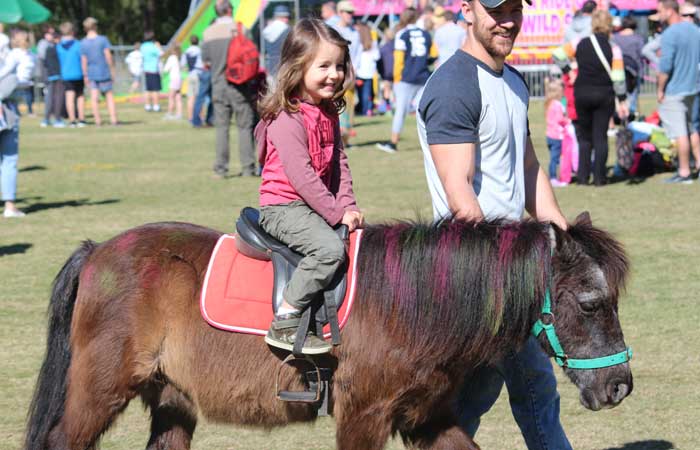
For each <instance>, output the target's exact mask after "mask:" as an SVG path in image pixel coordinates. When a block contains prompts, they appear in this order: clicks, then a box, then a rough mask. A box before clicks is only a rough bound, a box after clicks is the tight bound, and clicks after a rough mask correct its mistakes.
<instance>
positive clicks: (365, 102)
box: [360, 79, 374, 116]
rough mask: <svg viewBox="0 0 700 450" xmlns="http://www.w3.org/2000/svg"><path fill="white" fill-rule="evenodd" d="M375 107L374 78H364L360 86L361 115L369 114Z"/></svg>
mask: <svg viewBox="0 0 700 450" xmlns="http://www.w3.org/2000/svg"><path fill="white" fill-rule="evenodd" d="M373 109H374V105H373V104H372V79H369V80H365V79H362V86H361V87H360V115H362V116H364V115H367V113H368V112H370V113H371V111H372V110H373Z"/></svg>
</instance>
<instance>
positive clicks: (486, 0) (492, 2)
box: [479, 0, 532, 8]
mask: <svg viewBox="0 0 700 450" xmlns="http://www.w3.org/2000/svg"><path fill="white" fill-rule="evenodd" d="M525 1H526V2H527V4H528V5H532V0H525ZM479 2H480V3H481V4H482V5H484V6H485V7H487V8H496V7H498V6H501V4H503V3H505V2H506V0H479Z"/></svg>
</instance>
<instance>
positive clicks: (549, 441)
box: [499, 337, 571, 450]
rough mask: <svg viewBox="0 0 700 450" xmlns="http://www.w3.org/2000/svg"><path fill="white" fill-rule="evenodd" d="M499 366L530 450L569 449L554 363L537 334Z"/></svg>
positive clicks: (516, 419)
mask: <svg viewBox="0 0 700 450" xmlns="http://www.w3.org/2000/svg"><path fill="white" fill-rule="evenodd" d="M499 369H500V371H501V373H502V375H503V379H504V380H505V383H506V387H507V388H508V397H509V400H510V408H511V411H512V413H513V417H514V418H515V421H516V422H517V423H518V426H519V427H520V431H521V432H522V434H523V438H524V439H525V443H526V444H527V448H528V449H529V450H534V449H541V450H548V449H549V450H551V449H557V450H567V449H571V444H570V443H569V440H568V439H567V437H566V433H564V428H563V427H562V425H561V422H560V420H559V393H558V392H557V380H556V378H555V377H554V371H553V370H552V363H551V361H550V360H549V358H548V357H547V355H546V354H545V353H544V352H543V351H542V349H541V347H540V345H539V343H538V342H537V340H536V339H535V338H534V337H530V338H529V339H528V340H527V342H526V343H525V346H524V347H523V348H522V350H520V352H518V353H516V354H515V355H512V356H509V357H506V358H505V359H504V360H503V361H502V362H501V363H500V364H499Z"/></svg>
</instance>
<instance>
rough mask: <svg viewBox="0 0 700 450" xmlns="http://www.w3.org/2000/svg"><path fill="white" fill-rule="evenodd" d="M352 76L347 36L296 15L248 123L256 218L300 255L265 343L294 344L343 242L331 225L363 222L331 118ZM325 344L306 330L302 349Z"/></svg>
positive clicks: (316, 349)
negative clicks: (258, 175)
mask: <svg viewBox="0 0 700 450" xmlns="http://www.w3.org/2000/svg"><path fill="white" fill-rule="evenodd" d="M352 83H353V71H352V64H351V62H350V56H349V50H348V43H347V41H345V40H344V39H343V38H342V37H341V36H340V34H339V33H338V32H337V31H336V30H334V29H333V28H331V27H329V26H328V25H326V24H324V23H323V22H322V21H320V20H318V19H303V20H300V21H299V22H298V23H297V24H296V26H295V27H294V29H293V30H292V31H291V32H290V33H289V35H288V36H287V39H286V40H285V42H284V45H283V48H282V59H281V61H280V66H279V70H278V72H277V81H276V83H275V87H274V89H273V90H272V91H271V92H270V93H268V95H267V96H266V97H265V98H264V99H263V100H262V102H261V107H260V109H261V111H260V112H261V116H262V121H261V122H260V123H259V124H258V126H257V127H256V129H255V137H256V139H257V142H258V150H259V153H260V160H261V162H262V161H264V166H263V171H262V184H261V186H260V206H261V208H260V225H261V226H262V227H263V229H265V231H267V232H268V233H269V234H270V235H272V236H273V237H275V238H276V239H278V240H280V241H282V242H284V243H285V244H287V245H288V246H289V247H290V248H291V249H292V250H294V251H296V252H299V253H301V254H302V255H304V258H303V259H302V260H301V261H300V262H299V265H298V266H297V269H296V270H295V271H294V275H292V278H291V279H290V280H289V283H288V284H287V286H285V288H284V291H283V294H282V295H283V297H284V301H283V303H282V305H281V306H280V307H279V308H278V310H277V315H276V316H275V318H274V320H273V322H272V325H271V327H270V330H269V332H268V334H267V336H266V337H265V342H267V343H268V344H269V345H270V346H272V347H277V348H281V349H285V350H290V351H291V350H292V349H293V347H294V341H295V337H296V333H297V329H298V327H299V322H300V318H301V314H302V312H303V311H304V310H305V309H306V308H307V307H309V305H310V303H311V302H312V300H314V298H315V297H316V296H317V295H318V294H319V293H320V292H321V291H323V289H324V288H325V287H326V286H327V285H328V284H329V283H330V282H331V280H332V279H333V276H334V275H335V273H336V271H337V269H338V267H340V265H341V264H342V263H343V261H344V260H345V243H344V242H343V240H342V239H341V238H340V237H339V236H338V235H337V234H336V233H335V231H334V230H333V227H335V226H336V225H340V224H344V225H347V226H348V228H349V229H350V231H353V230H354V229H356V228H358V227H361V226H362V225H363V215H362V213H361V212H360V210H359V209H358V207H357V204H356V202H355V194H354V193H353V190H352V177H351V176H350V168H349V167H348V162H347V157H346V155H345V152H344V150H343V145H342V140H341V135H340V126H339V123H338V112H339V111H341V110H342V109H343V108H344V107H346V105H345V101H344V98H343V95H344V93H345V90H346V89H347V88H348V86H350V85H351V84H352ZM330 350H331V346H330V344H329V343H327V342H326V341H324V340H323V339H321V338H319V337H317V336H315V335H308V336H306V338H305V342H304V345H303V349H302V352H303V353H305V354H320V353H327V352H329V351H330Z"/></svg>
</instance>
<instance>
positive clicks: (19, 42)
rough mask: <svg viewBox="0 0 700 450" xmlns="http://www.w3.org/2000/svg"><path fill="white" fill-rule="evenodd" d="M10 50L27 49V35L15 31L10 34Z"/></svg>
mask: <svg viewBox="0 0 700 450" xmlns="http://www.w3.org/2000/svg"><path fill="white" fill-rule="evenodd" d="M12 48H21V49H24V50H28V49H29V33H27V32H26V31H24V30H17V31H15V32H14V33H13V34H12Z"/></svg>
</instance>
